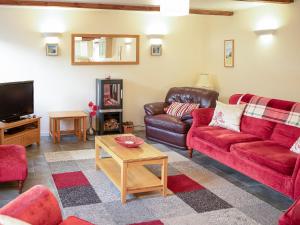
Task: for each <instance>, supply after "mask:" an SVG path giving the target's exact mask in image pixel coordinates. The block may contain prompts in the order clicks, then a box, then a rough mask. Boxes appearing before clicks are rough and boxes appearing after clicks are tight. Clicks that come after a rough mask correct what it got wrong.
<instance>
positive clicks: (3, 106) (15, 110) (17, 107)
mask: <svg viewBox="0 0 300 225" xmlns="http://www.w3.org/2000/svg"><path fill="white" fill-rule="evenodd" d="M33 112H34V98H33V81H23V82H13V83H0V121H6V122H9V121H13V120H18V119H20V117H21V116H25V115H29V114H32V113H33Z"/></svg>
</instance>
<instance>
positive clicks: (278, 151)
mask: <svg viewBox="0 0 300 225" xmlns="http://www.w3.org/2000/svg"><path fill="white" fill-rule="evenodd" d="M230 151H231V152H232V153H233V154H236V155H238V156H239V157H243V158H246V159H247V160H250V161H253V162H256V163H258V164H260V165H263V166H266V167H268V168H270V169H273V170H275V171H277V172H279V173H281V174H284V175H288V176H291V175H292V173H293V171H294V168H295V164H296V161H297V156H298V155H297V154H296V153H294V152H292V151H290V150H289V149H288V148H287V147H285V146H282V145H279V144H277V143H276V142H274V141H256V142H250V143H239V144H235V145H232V146H231V148H230Z"/></svg>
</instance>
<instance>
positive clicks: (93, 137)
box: [86, 116, 96, 141]
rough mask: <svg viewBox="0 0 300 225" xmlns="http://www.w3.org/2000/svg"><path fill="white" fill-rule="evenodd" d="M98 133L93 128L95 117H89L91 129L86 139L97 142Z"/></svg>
mask: <svg viewBox="0 0 300 225" xmlns="http://www.w3.org/2000/svg"><path fill="white" fill-rule="evenodd" d="M95 135H96V131H95V129H94V128H93V117H91V116H90V117H89V128H88V129H87V130H86V137H87V139H88V140H89V141H93V140H95Z"/></svg>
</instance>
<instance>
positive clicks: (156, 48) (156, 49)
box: [151, 45, 162, 56]
mask: <svg viewBox="0 0 300 225" xmlns="http://www.w3.org/2000/svg"><path fill="white" fill-rule="evenodd" d="M161 51H162V47H161V45H151V55H152V56H161V54H162V52H161Z"/></svg>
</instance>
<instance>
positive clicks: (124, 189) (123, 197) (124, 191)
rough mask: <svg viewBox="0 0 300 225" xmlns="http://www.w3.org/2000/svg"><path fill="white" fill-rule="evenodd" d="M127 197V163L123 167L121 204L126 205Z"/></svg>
mask: <svg viewBox="0 0 300 225" xmlns="http://www.w3.org/2000/svg"><path fill="white" fill-rule="evenodd" d="M126 196H127V163H123V164H122V165H121V202H122V204H125V203H126Z"/></svg>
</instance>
